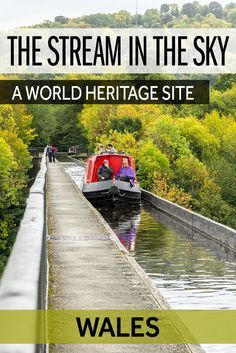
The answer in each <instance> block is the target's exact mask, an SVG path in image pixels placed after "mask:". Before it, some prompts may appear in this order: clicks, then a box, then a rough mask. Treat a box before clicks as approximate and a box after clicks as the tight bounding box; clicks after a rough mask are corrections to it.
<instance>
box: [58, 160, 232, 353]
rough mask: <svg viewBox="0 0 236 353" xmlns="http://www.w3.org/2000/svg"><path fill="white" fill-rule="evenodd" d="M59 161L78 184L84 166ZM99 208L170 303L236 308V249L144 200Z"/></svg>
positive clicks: (224, 351)
mask: <svg viewBox="0 0 236 353" xmlns="http://www.w3.org/2000/svg"><path fill="white" fill-rule="evenodd" d="M62 164H63V166H64V168H65V170H66V172H67V173H68V174H69V175H70V176H71V177H72V178H73V179H74V180H75V182H76V183H77V184H78V186H79V187H81V185H82V179H83V173H84V169H83V168H82V167H80V166H78V165H77V164H76V163H62ZM98 211H99V212H100V213H101V214H102V216H103V217H104V219H105V220H106V221H107V223H108V224H109V225H110V226H111V228H112V229H113V231H114V232H115V233H116V235H117V237H118V238H119V239H120V241H121V242H122V244H123V245H124V246H125V247H126V248H127V249H128V250H129V251H130V253H131V254H132V255H133V256H134V258H135V259H136V260H137V262H138V263H139V265H140V266H141V267H142V268H143V269H144V271H145V272H146V273H147V274H148V275H149V277H150V278H151V279H152V281H153V282H154V283H155V285H156V286H157V288H158V290H159V291H160V292H161V293H162V294H163V296H164V297H165V298H166V299H167V301H168V302H169V303H170V305H171V306H172V308H174V309H236V257H235V255H234V254H232V253H230V252H229V251H227V250H226V249H225V248H224V247H221V246H219V245H218V244H216V243H214V242H213V241H210V240H208V239H206V238H205V237H203V236H201V235H199V234H193V233H192V231H190V230H189V229H187V228H185V227H184V226H183V225H181V224H180V223H178V222H176V221H173V220H172V219H171V218H170V217H168V216H167V215H165V214H163V213H161V212H159V211H157V210H155V209H153V208H152V207H151V206H149V205H147V204H143V205H142V206H141V207H140V208H134V209H132V208H130V207H129V208H128V209H126V208H123V209H121V208H114V209H111V208H99V209H98ZM202 346H203V348H204V349H205V351H206V352H207V353H208V352H212V353H213V352H214V353H235V352H236V345H202Z"/></svg>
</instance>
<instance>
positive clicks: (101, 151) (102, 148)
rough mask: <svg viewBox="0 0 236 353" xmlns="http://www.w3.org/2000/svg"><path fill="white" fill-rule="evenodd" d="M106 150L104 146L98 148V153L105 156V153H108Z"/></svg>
mask: <svg viewBox="0 0 236 353" xmlns="http://www.w3.org/2000/svg"><path fill="white" fill-rule="evenodd" d="M106 152H107V151H106V148H105V147H104V146H103V145H99V147H98V153H99V154H103V153H106Z"/></svg>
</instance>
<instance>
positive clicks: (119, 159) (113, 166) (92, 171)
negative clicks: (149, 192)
mask: <svg viewBox="0 0 236 353" xmlns="http://www.w3.org/2000/svg"><path fill="white" fill-rule="evenodd" d="M104 166H105V167H104ZM106 167H107V168H108V169H107V168H106ZM82 192H83V194H84V195H85V197H86V198H87V199H88V200H89V201H90V202H91V203H92V204H96V205H97V204H99V205H104V206H107V205H116V204H124V203H128V204H132V205H138V204H140V200H141V189H140V186H139V184H138V183H137V181H136V173H135V163H134V159H133V157H132V156H129V155H125V154H118V153H113V154H109V153H102V154H95V155H93V156H91V157H90V158H89V159H88V160H87V164H86V171H85V177H84V183H83V187H82Z"/></svg>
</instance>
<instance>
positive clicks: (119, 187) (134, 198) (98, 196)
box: [82, 180, 141, 206]
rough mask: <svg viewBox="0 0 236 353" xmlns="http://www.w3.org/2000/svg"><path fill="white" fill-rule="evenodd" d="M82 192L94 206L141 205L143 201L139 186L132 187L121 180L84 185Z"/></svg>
mask: <svg viewBox="0 0 236 353" xmlns="http://www.w3.org/2000/svg"><path fill="white" fill-rule="evenodd" d="M82 192H83V194H84V196H85V197H86V198H87V199H88V200H89V201H90V202H91V203H92V204H94V205H101V206H107V205H119V204H130V205H139V204H140V201H141V190H140V186H139V185H138V184H137V185H135V186H134V187H131V186H130V183H127V182H124V181H119V180H116V181H115V182H114V181H112V180H106V181H99V182H94V183H89V184H87V183H84V185H83V188H82Z"/></svg>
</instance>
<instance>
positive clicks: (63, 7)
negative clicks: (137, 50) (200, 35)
mask: <svg viewBox="0 0 236 353" xmlns="http://www.w3.org/2000/svg"><path fill="white" fill-rule="evenodd" d="M189 1H191V0H172V1H158V0H138V10H139V13H143V12H144V11H145V10H146V9H150V8H159V7H160V5H161V4H162V3H178V4H179V5H182V4H183V3H185V2H189ZM210 1H211V0H200V1H199V2H200V3H202V4H205V3H209V2H210ZM231 1H232V0H220V1H219V2H220V3H221V4H222V5H225V4H227V3H229V2H231ZM135 4H136V0H116V1H114V0H113V1H112V0H86V1H85V0H1V10H0V29H8V28H14V27H17V26H22V25H32V24H36V23H40V22H42V21H43V20H46V19H47V20H53V19H54V17H55V16H58V15H63V16H67V17H79V16H81V15H84V14H90V13H96V12H115V11H119V10H121V9H125V10H128V11H130V12H131V13H134V12H135V7H136V5H135Z"/></svg>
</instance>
